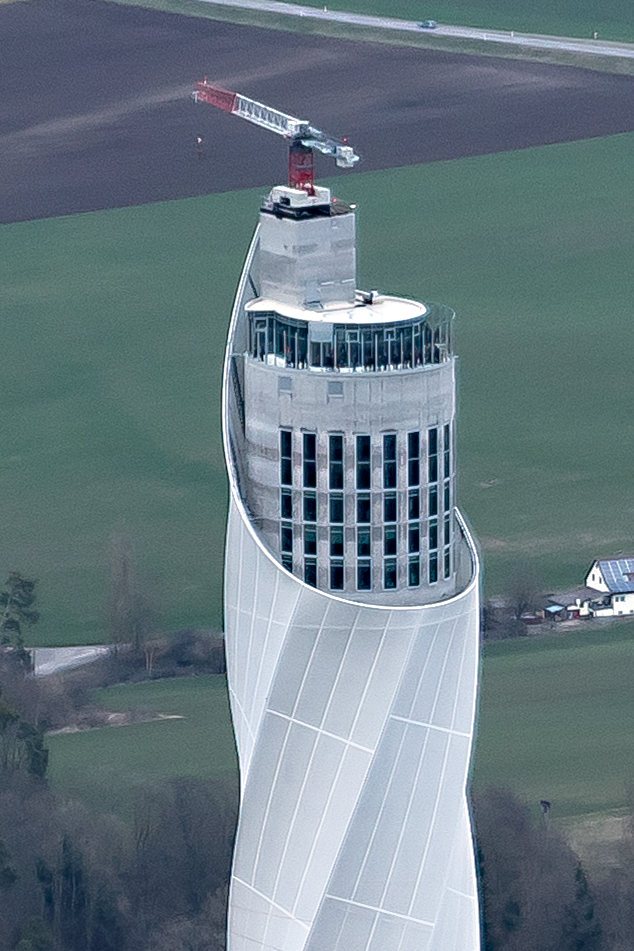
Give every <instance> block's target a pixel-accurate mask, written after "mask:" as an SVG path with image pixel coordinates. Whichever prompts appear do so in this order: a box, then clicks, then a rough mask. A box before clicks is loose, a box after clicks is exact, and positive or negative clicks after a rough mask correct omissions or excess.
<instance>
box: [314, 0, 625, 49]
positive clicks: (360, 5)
mask: <svg viewBox="0 0 634 951" xmlns="http://www.w3.org/2000/svg"><path fill="white" fill-rule="evenodd" d="M302 2H305V3H306V5H307V6H311V7H323V3H322V2H321V0H302ZM327 6H328V8H329V9H330V10H350V11H352V12H354V13H371V14H377V15H379V16H389V17H398V18H402V19H404V20H426V19H430V18H431V19H434V20H437V21H438V22H439V23H455V24H459V25H461V26H476V27H488V28H489V29H496V30H516V31H518V32H524V33H550V34H555V35H557V36H583V37H591V36H592V34H593V32H594V31H595V30H596V31H597V32H598V33H599V36H600V37H601V38H602V39H612V40H623V41H626V42H634V13H633V11H632V9H631V8H630V7H629V6H628V5H627V4H624V3H622V2H621V0H603V2H599V0H560V2H559V3H557V4H553V3H550V2H549V0H535V2H533V3H530V4H526V3H519V2H518V0H471V2H468V3H467V2H465V0H335V2H334V3H328V4H327Z"/></svg>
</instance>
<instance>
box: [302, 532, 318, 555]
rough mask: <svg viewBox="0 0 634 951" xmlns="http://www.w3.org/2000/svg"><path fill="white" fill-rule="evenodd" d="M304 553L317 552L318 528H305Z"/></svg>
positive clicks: (311, 553)
mask: <svg viewBox="0 0 634 951" xmlns="http://www.w3.org/2000/svg"><path fill="white" fill-rule="evenodd" d="M304 554H305V555H316V554H317V530H316V529H314V528H305V529H304Z"/></svg>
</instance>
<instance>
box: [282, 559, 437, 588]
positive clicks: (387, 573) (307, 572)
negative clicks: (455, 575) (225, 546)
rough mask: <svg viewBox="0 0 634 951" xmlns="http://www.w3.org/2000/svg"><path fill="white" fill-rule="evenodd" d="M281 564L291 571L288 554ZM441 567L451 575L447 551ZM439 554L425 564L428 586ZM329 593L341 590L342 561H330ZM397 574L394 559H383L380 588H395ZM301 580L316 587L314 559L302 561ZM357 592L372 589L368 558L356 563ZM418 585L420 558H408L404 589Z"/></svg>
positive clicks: (432, 581) (315, 561)
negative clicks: (302, 578) (381, 586)
mask: <svg viewBox="0 0 634 951" xmlns="http://www.w3.org/2000/svg"><path fill="white" fill-rule="evenodd" d="M282 565H283V566H284V568H286V570H287V571H290V572H291V573H292V571H293V559H292V556H291V555H288V554H283V555H282ZM443 568H444V576H445V578H449V576H450V574H451V556H450V552H449V551H448V550H447V551H445V553H444V556H443ZM438 569H439V555H438V552H433V553H432V554H430V556H429V559H428V561H427V580H428V582H429V584H435V583H436V582H437V581H438V577H439V574H438ZM329 580H330V584H329V587H330V590H331V591H343V589H344V568H343V560H339V559H334V558H333V559H331V560H330V579H329ZM397 580H398V572H397V562H396V558H385V559H384V560H383V588H384V589H385V590H387V591H390V590H395V589H396V588H397ZM304 581H305V582H306V584H309V585H312V586H313V587H314V588H316V587H317V559H316V558H305V559H304ZM356 582H357V590H358V591H371V590H372V561H371V560H370V559H367V560H366V559H359V560H358V561H357V577H356ZM420 583H421V559H420V557H415V558H410V559H409V560H408V563H407V587H409V588H418V587H419V586H420Z"/></svg>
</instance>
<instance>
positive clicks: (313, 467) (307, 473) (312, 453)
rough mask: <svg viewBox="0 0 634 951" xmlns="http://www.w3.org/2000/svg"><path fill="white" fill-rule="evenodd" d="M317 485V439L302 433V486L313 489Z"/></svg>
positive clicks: (310, 434) (312, 434) (312, 435)
mask: <svg viewBox="0 0 634 951" xmlns="http://www.w3.org/2000/svg"><path fill="white" fill-rule="evenodd" d="M316 485H317V437H316V436H315V434H314V433H304V486H305V487H306V488H307V489H314V488H315V486H316Z"/></svg>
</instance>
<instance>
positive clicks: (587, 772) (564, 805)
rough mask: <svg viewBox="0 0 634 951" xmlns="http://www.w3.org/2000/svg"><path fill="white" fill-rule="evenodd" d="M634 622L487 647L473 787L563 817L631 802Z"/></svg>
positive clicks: (633, 771) (633, 750)
mask: <svg viewBox="0 0 634 951" xmlns="http://www.w3.org/2000/svg"><path fill="white" fill-rule="evenodd" d="M633 696H634V623H628V622H623V621H622V622H618V623H616V624H614V625H612V626H610V627H606V628H604V629H602V630H600V631H587V632H579V631H573V632H569V633H566V634H558V635H556V636H552V637H545V638H539V639H531V640H522V641H504V642H500V643H497V644H492V645H489V646H487V648H486V650H485V656H484V662H483V679H482V696H481V706H480V719H479V725H478V737H477V744H476V757H475V769H474V787H475V789H476V790H477V789H481V788H483V787H484V786H487V785H503V786H508V787H510V788H511V789H513V790H515V791H516V792H517V793H518V794H519V795H520V796H521V797H522V798H523V799H525V800H526V801H528V802H529V803H531V804H533V805H535V806H536V805H537V804H538V802H539V800H540V799H548V800H550V801H551V802H552V803H553V817H554V818H556V819H559V818H564V817H568V816H574V815H581V814H584V813H593V812H612V811H618V810H620V809H623V808H624V807H625V806H626V804H627V801H628V793H631V790H632V788H633V785H634V703H632V697H633Z"/></svg>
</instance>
